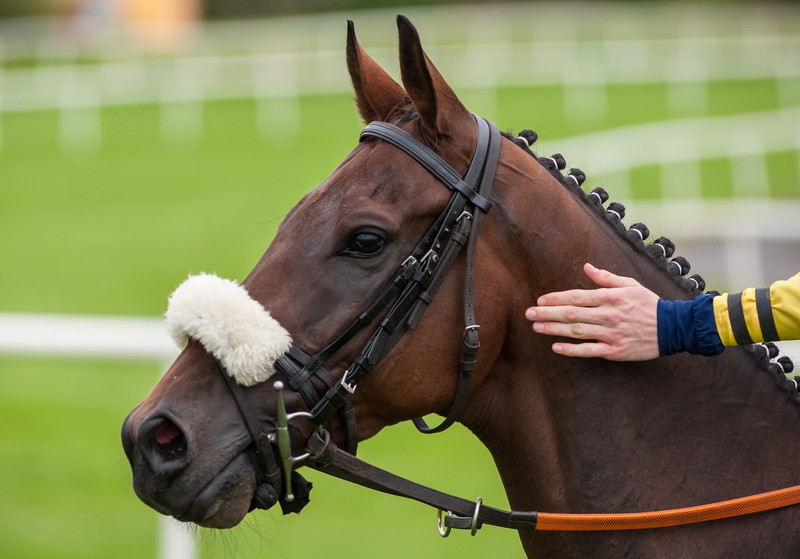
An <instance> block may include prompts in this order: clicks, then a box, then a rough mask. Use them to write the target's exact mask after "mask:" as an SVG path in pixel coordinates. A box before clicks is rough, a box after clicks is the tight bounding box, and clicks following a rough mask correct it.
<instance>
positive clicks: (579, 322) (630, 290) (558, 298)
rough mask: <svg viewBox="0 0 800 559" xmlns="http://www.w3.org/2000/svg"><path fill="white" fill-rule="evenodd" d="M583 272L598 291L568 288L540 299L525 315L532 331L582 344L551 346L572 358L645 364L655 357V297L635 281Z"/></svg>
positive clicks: (589, 269)
mask: <svg viewBox="0 0 800 559" xmlns="http://www.w3.org/2000/svg"><path fill="white" fill-rule="evenodd" d="M583 270H584V272H585V273H586V275H587V276H589V279H591V280H592V281H593V282H594V283H596V284H597V285H599V286H600V288H599V289H572V290H569V291H559V292H554V293H548V294H546V295H542V296H541V297H539V299H538V301H537V302H536V303H537V305H538V306H535V307H531V308H529V309H527V310H526V311H525V318H527V319H528V320H530V321H532V322H533V330H534V331H535V332H538V333H540V334H546V335H548V336H565V337H568V338H575V339H578V340H590V341H587V342H583V343H563V342H557V343H555V344H553V351H554V352H555V353H558V354H560V355H567V356H570V357H603V358H605V359H609V360H612V361H645V360H648V359H654V358H656V357H658V356H659V352H658V324H657V308H658V295H656V294H655V293H653V292H652V291H650V290H649V289H647V288H646V287H644V286H642V285H641V284H640V283H639V282H638V281H636V280H635V279H633V278H626V277H622V276H617V275H614V274H612V273H611V272H608V271H606V270H601V269H599V268H595V267H594V266H592V265H591V264H585V265H584V266H583Z"/></svg>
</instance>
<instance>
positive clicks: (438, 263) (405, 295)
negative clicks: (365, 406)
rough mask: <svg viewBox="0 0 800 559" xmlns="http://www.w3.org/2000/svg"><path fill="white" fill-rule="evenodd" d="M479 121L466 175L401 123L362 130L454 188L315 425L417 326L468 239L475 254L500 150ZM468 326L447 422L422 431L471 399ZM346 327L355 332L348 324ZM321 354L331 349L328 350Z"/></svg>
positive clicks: (490, 129) (472, 339)
mask: <svg viewBox="0 0 800 559" xmlns="http://www.w3.org/2000/svg"><path fill="white" fill-rule="evenodd" d="M475 122H476V124H477V128H478V138H477V145H476V149H475V154H474V156H473V158H472V162H471V163H470V165H469V168H468V170H467V174H466V175H465V176H464V178H461V176H460V175H459V174H458V172H457V171H455V169H453V168H452V167H451V166H450V165H449V164H448V163H447V162H445V161H444V160H443V159H442V158H441V157H440V156H439V155H437V154H436V153H435V152H433V151H432V150H431V149H430V148H428V147H427V146H425V145H424V144H422V143H421V142H420V141H419V140H417V139H416V138H414V137H413V136H411V135H410V134H409V133H408V132H406V131H404V130H402V129H401V128H398V127H396V126H394V125H392V124H389V123H385V122H372V123H370V124H368V125H367V126H366V127H365V128H364V130H363V131H362V134H361V139H362V140H364V139H367V138H370V137H375V138H378V139H381V140H384V141H386V142H389V143H391V144H392V145H394V146H395V147H397V148H399V149H401V150H402V151H404V152H405V153H406V154H407V155H409V156H410V157H412V158H413V159H414V160H416V161H417V162H418V163H419V164H420V165H422V166H423V167H424V168H425V169H427V170H428V171H429V172H430V173H432V174H433V175H434V176H435V177H436V178H437V179H438V180H440V181H441V182H442V183H444V184H445V186H447V187H448V188H450V189H451V190H453V196H452V198H451V200H450V203H449V204H448V206H447V208H446V209H445V211H444V212H443V213H442V214H441V216H440V218H439V219H438V220H437V222H436V223H435V224H434V226H433V227H432V228H431V229H430V230H429V231H428V233H427V234H426V235H425V236H424V237H423V239H422V241H421V242H420V243H419V244H418V245H417V248H416V249H415V251H414V253H413V254H412V255H411V257H410V259H411V260H413V261H415V262H417V263H418V266H416V268H415V269H414V273H413V275H412V276H411V278H410V280H409V281H408V283H407V284H406V285H405V287H404V289H403V290H402V292H401V293H400V294H399V295H398V298H397V300H396V301H395V302H394V304H393V306H392V307H391V308H390V309H389V311H388V313H387V314H386V316H385V318H384V319H383V320H382V321H381V323H380V324H379V325H378V329H377V330H376V331H375V333H374V334H373V335H372V337H371V338H370V340H369V342H368V343H367V345H366V346H365V347H364V348H363V349H362V350H361V352H360V353H359V355H358V357H356V359H355V360H354V361H353V363H352V364H351V366H350V367H349V368H348V369H347V371H346V372H345V374H344V375H343V376H342V378H341V381H340V382H339V383H338V384H337V385H336V386H334V387H333V388H330V389H329V390H328V391H327V392H326V393H325V395H324V396H323V397H322V398H321V400H320V401H319V402H318V403H316V404H315V405H314V406H313V408H312V409H311V413H312V415H313V417H314V419H313V421H314V422H315V423H316V424H318V425H321V424H323V423H325V422H326V421H327V420H328V418H330V417H331V416H332V414H333V413H334V412H335V411H336V410H337V409H339V408H341V407H343V406H345V405H346V401H347V400H348V395H349V394H351V393H352V392H353V391H354V390H355V387H356V385H357V384H358V382H359V381H360V380H361V379H362V378H363V377H364V376H366V375H367V374H369V373H370V372H371V371H372V370H373V369H374V368H375V367H376V366H377V364H378V362H380V360H381V359H383V357H384V356H386V354H387V353H388V352H389V350H391V348H392V347H394V345H395V344H396V343H397V341H399V339H400V338H401V337H402V336H403V334H404V333H405V332H406V331H407V330H408V329H413V328H414V327H415V326H416V324H417V321H418V320H419V318H420V317H421V315H422V313H423V312H424V310H425V308H426V307H427V306H428V304H429V303H430V302H431V300H432V299H433V296H434V294H435V293H436V291H437V290H438V288H439V286H440V285H441V283H442V281H443V280H444V277H445V275H446V274H447V271H448V270H449V269H450V266H451V265H452V264H453V262H454V261H455V259H456V256H457V255H458V253H459V251H460V249H461V247H462V246H464V245H465V244H466V243H467V240H468V239H469V242H470V246H471V249H470V250H471V251H472V252H473V253H474V251H475V242H476V241H475V240H474V239H475V237H477V229H478V227H479V225H480V221H481V219H482V216H483V214H484V213H485V212H486V211H488V210H489V208H490V207H491V204H490V202H489V199H488V196H489V192H490V190H491V186H492V182H493V181H494V172H495V170H496V166H497V159H498V158H499V150H500V132H499V130H498V129H497V126H495V125H494V124H493V123H491V122H489V121H486V120H484V119H481V118H478V117H475ZM473 260H474V258H473V257H469V258H468V266H469V268H470V269H469V270H468V280H467V282H466V292H465V316H468V317H470V318H471V317H472V314H473V311H472V308H473V302H472V283H473V281H472V279H471V277H472V272H471V268H472V266H471V264H472V261H473ZM361 326H363V322H362V323H360V324H359V329H360V327H361ZM466 326H467V328H466V332H467V333H468V334H467V335H465V338H464V342H463V349H462V358H461V360H460V361H461V366H460V367H459V369H460V372H459V379H458V388H457V390H456V398H455V399H454V403H453V405H452V406H451V411H450V412H449V413H448V417H447V418H446V419H445V423H444V424H443V425H441V426H439V427H437V428H436V429H435V430H433V429H430V428H428V427H427V425H425V424H424V422H423V423H422V424H421V429H420V430H422V431H423V432H438V431H441V430H444V429H445V428H447V427H448V426H449V425H450V424H452V423H453V422H454V421H455V419H456V418H457V417H458V414H459V413H460V411H461V409H462V408H463V405H464V402H465V401H466V394H467V392H468V390H469V379H470V377H471V373H472V371H473V370H474V368H475V353H476V352H477V348H478V347H479V346H480V344H479V343H478V341H477V328H476V327H475V326H476V325H475V324H474V320H473V322H472V323H469V322H468V323H467V325H466ZM347 332H348V333H351V332H352V331H351V329H350V328H348V330H347ZM342 340H343V337H342V336H340V337H339V338H337V340H336V341H335V342H334V343H335V345H336V346H339V345H340V343H342ZM322 353H325V354H327V353H328V352H327V351H326V350H323V352H322ZM314 362H315V364H316V363H319V360H318V359H314ZM304 369H308V367H306V368H304ZM304 374H305V373H304Z"/></svg>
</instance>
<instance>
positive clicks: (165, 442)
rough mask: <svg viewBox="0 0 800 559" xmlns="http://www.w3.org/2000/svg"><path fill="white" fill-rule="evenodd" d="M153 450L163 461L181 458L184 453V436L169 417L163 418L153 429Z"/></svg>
mask: <svg viewBox="0 0 800 559" xmlns="http://www.w3.org/2000/svg"><path fill="white" fill-rule="evenodd" d="M153 441H154V442H155V445H154V446H153V448H154V450H155V452H156V453H157V454H158V455H159V456H160V457H161V459H162V460H164V461H165V462H169V461H172V460H176V459H179V458H182V457H183V456H184V455H185V454H186V437H184V436H183V432H182V431H181V430H180V429H179V428H178V426H177V425H175V424H174V423H173V422H172V421H170V420H169V419H164V420H163V422H162V423H161V424H160V425H158V426H157V427H156V428H155V430H154V431H153Z"/></svg>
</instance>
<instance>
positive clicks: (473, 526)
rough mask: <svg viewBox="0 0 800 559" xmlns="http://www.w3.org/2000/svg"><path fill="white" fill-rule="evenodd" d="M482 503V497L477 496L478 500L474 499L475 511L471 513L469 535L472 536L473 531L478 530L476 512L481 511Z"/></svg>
mask: <svg viewBox="0 0 800 559" xmlns="http://www.w3.org/2000/svg"><path fill="white" fill-rule="evenodd" d="M482 504H483V499H481V498H480V497H478V500H477V501H475V512H474V513H473V514H472V524H471V525H470V527H469V530H470V535H471V536H474V535H475V533H476V532H477V531H478V513H480V512H481V505H482Z"/></svg>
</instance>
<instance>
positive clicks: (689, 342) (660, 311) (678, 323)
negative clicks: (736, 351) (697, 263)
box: [656, 295, 725, 356]
mask: <svg viewBox="0 0 800 559" xmlns="http://www.w3.org/2000/svg"><path fill="white" fill-rule="evenodd" d="M656 320H657V324H658V351H659V353H660V354H661V355H672V354H673V353H678V352H679V351H688V352H689V353H695V354H699V355H709V356H710V355H719V354H720V353H722V351H723V350H724V349H725V346H723V345H722V342H721V341H720V337H719V335H718V334H717V326H716V324H715V322H714V296H713V295H700V296H699V297H696V298H695V299H693V300H691V301H664V300H663V299H659V301H658V307H657V315H656Z"/></svg>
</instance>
